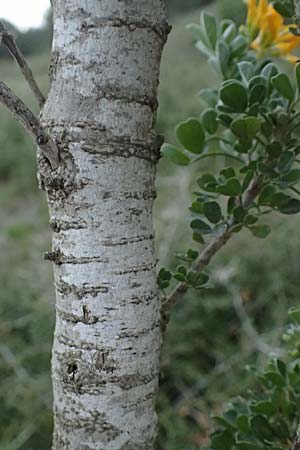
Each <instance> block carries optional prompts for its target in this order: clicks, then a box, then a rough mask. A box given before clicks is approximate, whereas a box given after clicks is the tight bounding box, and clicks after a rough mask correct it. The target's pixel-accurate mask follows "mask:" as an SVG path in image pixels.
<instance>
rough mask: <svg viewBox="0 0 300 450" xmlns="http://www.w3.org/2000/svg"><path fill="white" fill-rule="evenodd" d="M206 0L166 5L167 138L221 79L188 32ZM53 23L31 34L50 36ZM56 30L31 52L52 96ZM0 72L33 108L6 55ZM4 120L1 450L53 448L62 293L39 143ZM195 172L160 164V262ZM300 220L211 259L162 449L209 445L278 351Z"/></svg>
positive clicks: (219, 9) (168, 380) (179, 317)
mask: <svg viewBox="0 0 300 450" xmlns="http://www.w3.org/2000/svg"><path fill="white" fill-rule="evenodd" d="M203 3H204V2H202V3H201V1H200V0H198V1H193V0H190V1H188V0H186V1H184V2H183V1H180V0H177V1H176V0H169V2H168V8H169V13H170V17H171V22H172V24H173V32H172V34H171V36H170V39H169V42H168V44H167V47H166V50H165V53H164V60H163V65H162V76H161V87H160V105H161V106H160V111H159V117H158V126H159V129H160V130H161V132H162V133H163V134H165V135H166V136H167V138H168V140H169V141H172V139H174V135H173V128H174V125H175V124H176V123H177V122H178V121H179V120H182V119H185V118H186V117H187V116H189V115H195V116H198V115H199V114H200V113H201V109H202V105H201V103H200V101H199V98H198V97H197V92H198V90H199V89H200V88H201V87H205V86H209V85H211V84H213V83H214V82H215V81H216V79H215V75H214V74H213V73H212V72H211V69H209V67H208V66H207V65H206V62H205V60H204V58H203V57H202V56H201V55H200V53H198V52H197V50H196V49H195V48H194V46H193V38H192V37H191V36H190V34H189V32H188V31H187V30H186V29H185V26H186V25H187V24H188V23H190V22H195V21H197V20H198V18H199V13H200V7H201V5H202V4H203ZM205 3H208V2H205ZM210 3H211V4H210V5H206V8H209V9H210V10H211V11H213V12H215V13H217V14H219V15H222V16H226V17H229V16H232V13H234V14H235V17H239V18H242V17H243V15H244V9H243V5H242V2H241V1H240V0H231V1H229V0H226V1H225V0H220V1H219V2H210ZM183 5H184V6H183ZM239 20H241V19H239ZM47 30H48V31H47ZM49 30H50V28H49V27H48V28H47V29H46V30H44V31H42V32H41V30H39V31H35V32H34V33H37V32H39V33H40V32H41V33H42V34H43V36H44V37H45V36H47V33H49ZM30 33H33V32H32V31H31V32H30ZM30 33H29V34H28V35H29V36H30ZM31 36H32V35H31ZM49 36H50V35H49V34H48V38H45V41H44V43H43V44H42V45H41V46H39V48H37V47H36V43H37V40H36V39H33V40H32V44H30V45H29V47H28V50H27V51H26V53H27V54H29V55H30V61H31V64H32V66H33V69H34V71H35V73H36V74H37V76H38V79H39V81H40V83H41V84H42V86H43V89H44V91H45V92H46V90H47V66H48V62H49V42H50V38H49ZM22 37H23V36H22V35H20V37H19V39H20V44H21V43H22ZM24 42H25V41H24ZM38 42H39V43H41V42H42V41H41V40H38ZM0 78H1V79H3V80H4V81H6V82H7V83H8V84H9V85H10V86H11V87H12V88H13V89H14V90H15V91H16V92H17V93H18V94H19V95H20V96H21V97H22V98H23V99H25V100H26V101H27V102H28V103H29V104H31V101H30V93H29V92H28V90H27V87H26V86H25V84H24V83H23V81H22V79H21V77H20V76H19V74H18V71H17V69H16V68H15V66H14V64H13V63H12V62H11V61H10V60H8V59H6V57H5V56H3V58H2V59H1V60H0ZM0 124H1V126H0V249H1V251H0V405H1V408H0V450H41V449H42V448H43V449H47V448H49V449H50V441H51V430H52V422H51V401H52V400H51V382H50V375H49V372H50V349H51V339H52V333H53V324H54V290H53V287H52V273H51V265H49V263H46V262H43V260H42V255H43V252H44V251H47V250H49V249H50V233H49V231H48V216H47V208H46V202H45V198H44V196H43V194H42V193H40V192H39V191H38V187H37V181H36V175H35V173H36V168H35V148H34V146H33V145H32V143H31V142H30V140H29V139H28V138H27V136H26V134H25V133H24V132H23V130H22V129H21V128H20V127H19V126H18V125H17V124H16V123H15V122H14V121H12V120H11V118H10V117H9V116H8V114H7V112H6V111H5V110H3V109H2V108H1V110H0ZM210 164H211V163H210ZM214 164H215V163H214ZM210 168H211V167H210ZM206 169H207V166H204V165H203V166H201V167H198V168H197V171H202V170H206ZM216 169H218V167H216ZM188 172H189V171H188V170H186V169H178V168H176V167H170V166H166V164H165V163H161V164H160V167H159V177H158V183H157V187H158V200H157V202H156V207H155V217H156V232H157V252H158V256H159V259H160V261H161V262H162V264H171V265H172V264H176V258H175V256H174V255H175V254H176V252H177V251H179V250H180V251H182V250H183V249H184V248H188V243H189V239H190V230H189V227H188V224H187V223H185V220H184V218H183V217H184V216H186V214H183V211H184V210H185V209H186V208H187V206H188V204H189V201H188V200H189V199H190V196H191V192H192V188H193V174H192V173H188ZM299 222H300V219H299V218H297V217H295V218H286V217H283V218H282V219H280V220H279V219H277V222H276V223H274V224H273V227H272V228H273V232H272V235H271V236H270V237H269V238H268V239H267V240H266V241H263V243H261V241H255V240H253V238H252V237H251V236H249V235H248V234H247V232H244V233H243V234H242V235H241V236H240V237H239V238H238V239H235V241H234V242H231V243H230V244H229V245H228V247H227V248H226V249H224V251H223V252H222V253H221V254H220V255H219V256H218V257H217V258H216V259H215V260H214V262H213V264H212V267H211V272H212V279H213V283H212V286H211V288H210V289H209V290H207V291H205V292H202V293H201V295H199V293H198V294H195V293H194V294H193V293H190V294H189V295H188V296H187V297H186V298H185V300H184V301H183V302H182V303H181V304H180V305H178V307H177V308H176V311H175V314H174V316H173V319H172V321H171V323H170V326H169V329H168V333H167V340H166V344H165V347H164V353H163V356H162V376H161V392H160V395H159V399H158V409H159V412H160V437H159V442H158V450H181V449H185V450H199V449H201V448H202V447H203V446H204V445H206V444H207V436H208V433H209V431H210V429H211V427H212V423H211V421H210V415H211V413H215V412H219V411H220V410H222V408H223V407H224V406H225V404H226V399H228V398H229V396H231V395H235V394H238V393H239V392H241V391H242V390H245V389H246V388H247V387H248V386H249V383H251V377H250V376H249V373H248V372H247V371H245V369H244V367H245V365H246V364H250V365H251V364H255V365H256V366H263V365H264V361H265V359H266V353H267V354H270V353H272V352H274V353H276V351H277V349H278V347H279V346H280V336H281V334H282V329H283V327H284V324H285V323H286V320H287V309H288V307H289V306H294V305H297V302H298V298H299V293H300V286H299V260H300V234H299V231H298V230H299ZM178 243H180V247H179V248H178Z"/></svg>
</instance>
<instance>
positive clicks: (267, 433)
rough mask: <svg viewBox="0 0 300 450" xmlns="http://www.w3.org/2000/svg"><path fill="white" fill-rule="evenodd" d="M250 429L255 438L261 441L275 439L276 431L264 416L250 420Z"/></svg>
mask: <svg viewBox="0 0 300 450" xmlns="http://www.w3.org/2000/svg"><path fill="white" fill-rule="evenodd" d="M250 427H251V430H252V433H253V434H254V436H255V437H257V438H259V439H260V440H265V439H267V440H272V439H273V438H274V430H273V429H272V427H271V425H270V424H269V422H268V420H267V419H266V418H265V417H264V416H262V415H257V416H254V417H252V418H251V419H250Z"/></svg>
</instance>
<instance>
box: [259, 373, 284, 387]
mask: <svg viewBox="0 0 300 450" xmlns="http://www.w3.org/2000/svg"><path fill="white" fill-rule="evenodd" d="M264 378H265V379H266V380H268V381H270V382H271V383H272V385H273V386H277V387H284V386H285V384H286V382H285V379H284V378H283V376H282V375H280V373H278V372H274V371H271V370H270V371H269V372H266V373H264Z"/></svg>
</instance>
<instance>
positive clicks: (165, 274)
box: [158, 267, 172, 281]
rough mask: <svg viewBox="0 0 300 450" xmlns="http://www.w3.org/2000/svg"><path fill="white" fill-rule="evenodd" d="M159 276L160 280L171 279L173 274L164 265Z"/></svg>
mask: <svg viewBox="0 0 300 450" xmlns="http://www.w3.org/2000/svg"><path fill="white" fill-rule="evenodd" d="M158 278H159V279H160V280H165V281H170V280H171V278H172V274H171V272H170V271H169V270H166V269H164V268H163V267H162V268H161V269H160V271H159V272H158Z"/></svg>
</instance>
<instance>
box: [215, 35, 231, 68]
mask: <svg viewBox="0 0 300 450" xmlns="http://www.w3.org/2000/svg"><path fill="white" fill-rule="evenodd" d="M217 58H218V61H219V67H220V70H221V72H222V74H223V75H226V72H227V69H228V63H229V58H230V48H229V45H228V44H227V42H225V41H222V40H219V41H218V44H217Z"/></svg>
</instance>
